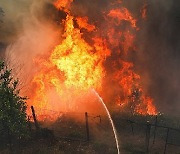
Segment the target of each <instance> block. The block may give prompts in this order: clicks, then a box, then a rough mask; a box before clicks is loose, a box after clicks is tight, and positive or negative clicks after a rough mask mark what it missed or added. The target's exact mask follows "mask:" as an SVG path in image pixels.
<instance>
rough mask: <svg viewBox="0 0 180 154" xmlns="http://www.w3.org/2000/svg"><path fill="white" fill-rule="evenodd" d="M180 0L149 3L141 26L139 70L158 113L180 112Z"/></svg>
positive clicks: (137, 62)
mask: <svg viewBox="0 0 180 154" xmlns="http://www.w3.org/2000/svg"><path fill="white" fill-rule="evenodd" d="M179 10H180V1H178V0H167V1H163V0H158V1H157V0H153V1H148V12H147V20H146V21H144V22H142V23H140V27H141V30H140V32H139V34H138V44H137V45H138V47H139V49H140V50H139V52H138V55H137V60H136V61H135V63H136V68H137V70H138V71H139V73H140V74H141V75H142V81H143V84H144V86H145V87H146V89H147V91H148V93H149V94H150V95H151V96H152V97H153V98H154V100H155V103H156V105H157V106H158V108H159V110H160V111H162V112H165V113H169V114H177V115H180V114H179V110H180V86H179V85H180V71H179V70H180V61H179V60H180V52H179V51H180V31H179V27H180V11H179Z"/></svg>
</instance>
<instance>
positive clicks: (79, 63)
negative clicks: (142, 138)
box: [28, 0, 156, 119]
mask: <svg viewBox="0 0 180 154" xmlns="http://www.w3.org/2000/svg"><path fill="white" fill-rule="evenodd" d="M71 2H73V0H57V1H56V2H55V3H54V5H55V7H56V8H57V9H60V10H62V11H64V12H65V13H66V19H64V21H63V26H64V31H63V34H62V41H61V42H60V43H59V44H58V45H56V46H55V47H54V49H53V50H52V51H51V52H50V53H47V54H46V55H44V56H42V57H36V59H35V64H36V66H37V68H38V69H37V72H36V73H35V75H34V76H33V79H32V83H31V86H30V89H31V91H30V94H29V95H28V96H29V97H30V100H29V102H28V104H29V105H33V106H34V107H35V108H36V109H37V110H38V113H37V114H39V115H40V114H41V115H50V114H51V112H49V111H50V110H55V111H62V110H63V109H65V110H66V109H70V108H75V109H78V105H77V102H78V103H79V104H80V103H88V101H89V97H85V95H86V94H85V93H86V92H88V91H90V90H91V89H96V90H97V91H99V92H102V93H103V94H104V95H108V93H106V90H105V89H103V88H104V87H103V82H104V81H105V80H108V81H113V82H114V83H115V84H116V86H118V88H119V89H120V91H119V93H118V94H117V95H116V96H115V95H114V96H113V97H114V98H110V99H114V100H116V106H118V107H121V108H125V107H126V106H128V105H129V103H131V104H132V103H133V106H134V112H137V113H139V114H143V115H145V114H149V115H154V114H156V108H155V106H154V105H153V99H151V98H150V97H145V94H144V92H143V88H142V87H141V84H140V79H141V78H140V75H138V74H137V73H135V71H134V64H133V63H132V62H129V61H127V60H125V59H127V56H128V54H129V52H130V51H131V50H133V49H135V47H134V40H135V39H136V37H135V35H134V34H133V32H132V29H133V30H137V27H136V19H134V18H133V16H132V15H131V13H130V12H129V11H128V9H126V8H122V9H113V10H110V11H109V13H107V16H108V18H107V19H111V20H110V21H109V23H108V24H109V25H108V24H107V27H108V30H107V32H106V33H107V34H106V35H107V38H106V37H99V35H98V33H97V34H96V32H97V31H98V28H96V26H95V25H93V24H89V21H88V17H75V16H73V15H72V13H71V12H70V11H69V7H70V4H71ZM119 2H121V1H119ZM123 21H126V22H127V23H130V24H129V25H128V26H130V28H129V27H128V28H127V29H128V30H126V31H125V30H124V31H123V30H117V29H115V28H114V27H115V26H116V27H118V26H120V25H122V24H123ZM75 23H76V26H75ZM82 29H85V30H86V33H87V34H86V33H85V34H84V33H82ZM89 33H93V37H91V41H90V42H89V41H87V40H86V39H85V37H84V36H85V35H88V34H89ZM115 49H116V50H115ZM114 53H116V57H115V56H114V59H113V58H112V59H113V62H112V64H113V65H112V66H111V68H110V70H108V69H107V68H106V66H105V63H106V62H107V61H108V60H109V59H108V58H110V57H111V56H113V55H114ZM122 55H124V57H125V58H124V59H123V58H122ZM108 72H111V74H108ZM107 76H108V77H109V76H110V77H109V78H111V79H107V78H106V77H107ZM108 88H111V87H108ZM111 89H112V90H114V92H113V93H117V92H116V89H113V87H112V88H111ZM134 89H135V90H134ZM134 91H135V92H137V93H138V94H137V96H136V95H134V94H133V93H134ZM82 97H84V98H83V99H79V98H82ZM80 100H81V101H80ZM43 109H47V110H46V111H45V110H43ZM92 110H95V109H94V107H93V108H92ZM57 115H59V114H57ZM41 117H44V116H41ZM54 118H57V117H56V116H55V117H54ZM42 119H43V118H42ZM51 119H52V117H51Z"/></svg>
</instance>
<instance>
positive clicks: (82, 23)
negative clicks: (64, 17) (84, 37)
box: [76, 17, 95, 32]
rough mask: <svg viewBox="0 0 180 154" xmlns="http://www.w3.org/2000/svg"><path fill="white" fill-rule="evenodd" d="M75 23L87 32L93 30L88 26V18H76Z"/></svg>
mask: <svg viewBox="0 0 180 154" xmlns="http://www.w3.org/2000/svg"><path fill="white" fill-rule="evenodd" d="M76 21H77V23H78V25H79V27H80V28H84V29H86V30H88V31H89V32H91V31H93V30H95V26H94V25H90V24H88V18H87V17H78V18H76Z"/></svg>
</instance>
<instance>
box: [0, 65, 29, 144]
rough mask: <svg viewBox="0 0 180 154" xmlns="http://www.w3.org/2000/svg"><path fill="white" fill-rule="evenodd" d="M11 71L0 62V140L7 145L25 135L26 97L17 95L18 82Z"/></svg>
mask: <svg viewBox="0 0 180 154" xmlns="http://www.w3.org/2000/svg"><path fill="white" fill-rule="evenodd" d="M11 74H12V73H11V70H9V69H8V68H7V66H5V63H4V62H0V139H1V140H3V143H9V144H10V145H11V141H12V140H14V139H16V140H17V139H21V138H23V137H25V136H26V134H27V120H26V102H25V100H26V97H21V96H20V95H19V92H20V90H18V88H17V85H18V80H14V79H13V77H12V75H11Z"/></svg>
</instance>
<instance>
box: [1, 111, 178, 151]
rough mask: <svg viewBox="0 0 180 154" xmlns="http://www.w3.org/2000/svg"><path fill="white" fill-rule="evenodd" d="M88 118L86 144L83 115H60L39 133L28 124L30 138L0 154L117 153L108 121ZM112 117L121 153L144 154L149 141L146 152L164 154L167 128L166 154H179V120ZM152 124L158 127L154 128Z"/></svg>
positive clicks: (169, 118) (42, 126) (41, 126)
mask: <svg viewBox="0 0 180 154" xmlns="http://www.w3.org/2000/svg"><path fill="white" fill-rule="evenodd" d="M88 116H89V117H88V125H89V138H90V141H87V131H86V125H85V119H84V114H79V115H78V116H77V114H74V113H71V114H65V115H62V116H61V117H60V118H59V119H58V120H57V121H56V122H47V121H46V122H45V121H44V122H39V125H40V128H41V129H39V130H38V131H37V130H36V129H35V127H34V124H33V123H31V128H32V129H31V132H30V138H29V139H27V140H26V141H25V140H23V141H19V142H17V143H14V144H13V145H12V147H11V149H10V147H9V145H7V146H5V147H3V148H1V151H0V153H5V154H6V153H18V154H19V153H24V154H31V153H35V154H41V153H42V154H49V153H50V154H51V153H54V154H56V153H57V154H59V153H60V154H61V153H62V154H71V153H74V154H116V153H117V150H116V146H115V140H114V137H113V133H112V129H111V125H110V123H109V120H108V118H107V117H105V116H100V117H99V116H96V115H91V114H89V115H88ZM80 117H81V118H80ZM112 117H113V119H114V123H115V125H116V129H117V133H118V137H119V142H120V143H119V144H120V152H121V154H145V153H146V151H147V144H148V138H149V146H148V150H149V153H152V154H161V153H164V149H165V143H166V139H167V130H168V128H169V134H168V140H167V142H168V144H167V146H166V153H167V154H180V146H177V145H180V131H179V130H180V119H178V118H175V117H170V116H165V115H159V116H158V117H157V121H156V117H155V116H139V115H134V116H131V115H128V114H117V113H114V114H113V115H112ZM75 119H76V120H75ZM155 123H156V125H157V126H158V127H156V129H155V125H154V124H155ZM151 124H152V125H151ZM149 126H150V127H149ZM159 126H160V127H159ZM161 126H163V127H161ZM148 128H150V129H148ZM172 128H175V129H172ZM148 130H149V131H148ZM155 130H156V131H155ZM147 132H149V136H148V133H147ZM154 133H155V134H156V135H155V139H154ZM153 142H154V143H153Z"/></svg>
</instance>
